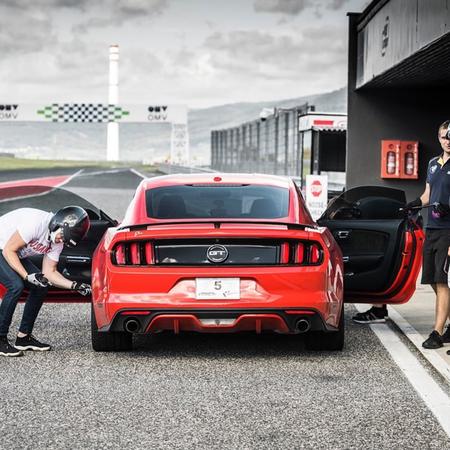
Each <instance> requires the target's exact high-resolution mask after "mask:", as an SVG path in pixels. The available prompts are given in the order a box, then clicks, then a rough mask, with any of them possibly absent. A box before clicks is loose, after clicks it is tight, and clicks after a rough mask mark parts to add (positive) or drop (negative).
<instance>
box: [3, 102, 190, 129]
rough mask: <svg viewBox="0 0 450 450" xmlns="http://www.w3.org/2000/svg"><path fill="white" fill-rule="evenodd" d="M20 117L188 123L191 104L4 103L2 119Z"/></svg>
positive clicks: (30, 120) (60, 120) (59, 120)
mask: <svg viewBox="0 0 450 450" xmlns="http://www.w3.org/2000/svg"><path fill="white" fill-rule="evenodd" d="M19 121H27V122H59V123H64V122H69V123H72V122H97V123H98V122H129V123H176V124H187V107H186V106H184V105H111V104H100V103H42V104H18V103H15V104H12V103H9V104H0V122H19Z"/></svg>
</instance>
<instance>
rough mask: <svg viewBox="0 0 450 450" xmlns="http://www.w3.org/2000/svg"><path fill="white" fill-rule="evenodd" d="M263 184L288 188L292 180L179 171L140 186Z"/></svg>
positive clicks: (270, 176) (245, 174)
mask: <svg viewBox="0 0 450 450" xmlns="http://www.w3.org/2000/svg"><path fill="white" fill-rule="evenodd" d="M219 183H220V184H263V185H270V186H277V187H282V188H285V189H289V188H290V187H291V186H292V183H293V181H292V180H291V179H290V178H288V177H282V176H276V175H266V174H253V173H252V174H250V173H219V172H211V173H179V174H173V175H164V176H159V177H153V178H146V179H145V180H143V181H142V183H141V188H144V189H145V190H147V189H152V188H155V187H160V186H173V185H183V184H215V185H218V184H219Z"/></svg>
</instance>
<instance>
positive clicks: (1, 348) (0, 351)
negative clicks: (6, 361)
mask: <svg viewBox="0 0 450 450" xmlns="http://www.w3.org/2000/svg"><path fill="white" fill-rule="evenodd" d="M0 356H23V351H22V350H18V349H17V348H14V347H13V346H12V345H11V344H10V343H9V342H8V338H7V337H6V336H2V337H0Z"/></svg>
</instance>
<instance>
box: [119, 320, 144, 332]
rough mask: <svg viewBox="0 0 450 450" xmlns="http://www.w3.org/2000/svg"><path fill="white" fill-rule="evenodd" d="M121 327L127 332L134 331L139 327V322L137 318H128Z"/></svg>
mask: <svg viewBox="0 0 450 450" xmlns="http://www.w3.org/2000/svg"><path fill="white" fill-rule="evenodd" d="M123 327H124V328H125V331H128V333H136V332H137V331H139V329H140V328H141V324H140V323H139V321H138V320H137V319H128V320H127V321H126V322H125V324H124V326H123Z"/></svg>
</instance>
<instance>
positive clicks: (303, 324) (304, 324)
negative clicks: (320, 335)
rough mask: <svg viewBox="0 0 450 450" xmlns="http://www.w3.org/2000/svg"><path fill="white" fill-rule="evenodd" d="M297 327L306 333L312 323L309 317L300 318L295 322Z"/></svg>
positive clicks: (299, 330) (300, 331)
mask: <svg viewBox="0 0 450 450" xmlns="http://www.w3.org/2000/svg"><path fill="white" fill-rule="evenodd" d="M295 328H296V329H297V331H298V332H299V333H306V332H307V331H309V329H310V328H311V324H310V323H309V320H307V319H299V320H297V323H296V324H295Z"/></svg>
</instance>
